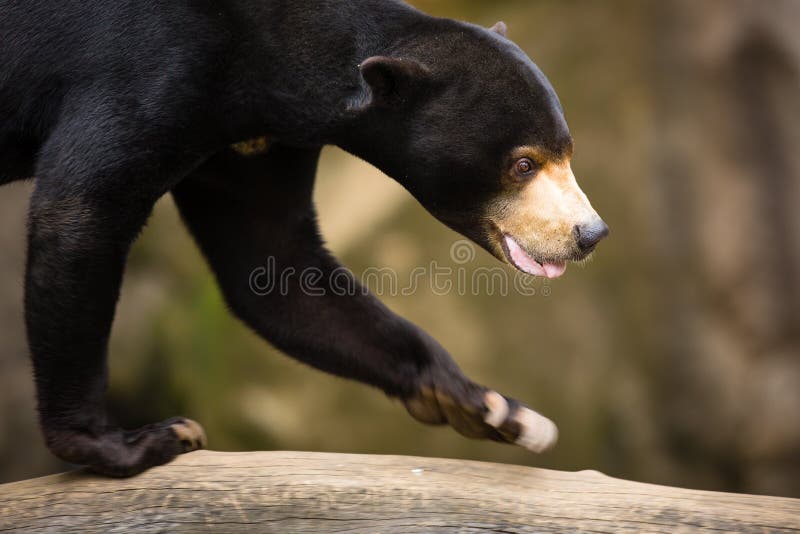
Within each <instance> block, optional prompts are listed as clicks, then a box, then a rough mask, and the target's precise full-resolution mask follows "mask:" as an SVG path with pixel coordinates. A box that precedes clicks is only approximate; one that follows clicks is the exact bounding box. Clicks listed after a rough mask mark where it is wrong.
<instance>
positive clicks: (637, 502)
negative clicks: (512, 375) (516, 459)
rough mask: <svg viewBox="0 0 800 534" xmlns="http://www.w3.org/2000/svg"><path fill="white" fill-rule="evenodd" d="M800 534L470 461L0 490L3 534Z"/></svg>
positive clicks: (747, 500)
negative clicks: (579, 533) (720, 533)
mask: <svg viewBox="0 0 800 534" xmlns="http://www.w3.org/2000/svg"><path fill="white" fill-rule="evenodd" d="M12 530H13V531H15V532H17V531H20V532H126V533H127V532H163V531H169V532H214V533H219V532H248V531H249V532H279V533H291V532H315V533H317V532H348V533H359V532H369V533H376V532H386V533H402V532H484V533H485V532H506V533H508V532H565V531H566V532H576V531H582V532H664V533H670V534H673V533H677V532H695V531H697V532H701V531H725V532H797V531H799V530H800V500H796V499H788V498H781V497H765V496H753V495H738V494H728V493H714V492H707V491H696V490H687V489H678V488H670V487H663V486H655V485H651V484H643V483H638V482H629V481H624V480H618V479H614V478H611V477H608V476H605V475H603V474H601V473H598V472H595V471H581V472H576V473H568V472H559V471H550V470H545V469H536V468H530V467H521V466H514V465H504V464H491V463H481V462H471V461H463V460H445V459H435V458H415V457H403V456H369V455H346V454H322V453H301V452H253V453H220V452H207V451H201V452H196V453H192V454H189V455H185V456H182V457H180V458H179V459H178V460H176V461H175V462H173V463H171V464H169V465H166V466H163V467H159V468H156V469H152V470H150V471H148V472H146V473H144V474H142V475H140V476H138V477H134V478H130V479H108V478H102V477H99V476H97V475H93V474H90V473H87V472H85V471H74V472H70V473H64V474H60V475H53V476H48V477H43V478H38V479H32V480H26V481H22V482H16V483H12V484H5V485H0V531H2V532H5V531H12Z"/></svg>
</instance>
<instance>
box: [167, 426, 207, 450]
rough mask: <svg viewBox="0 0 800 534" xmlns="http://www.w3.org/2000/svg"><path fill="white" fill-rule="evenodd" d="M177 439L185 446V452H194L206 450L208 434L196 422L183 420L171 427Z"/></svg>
mask: <svg viewBox="0 0 800 534" xmlns="http://www.w3.org/2000/svg"><path fill="white" fill-rule="evenodd" d="M170 428H171V429H172V431H173V432H174V433H175V435H176V436H177V438H178V439H179V440H180V441H181V444H183V452H192V451H196V450H198V449H205V448H206V445H207V443H208V442H207V440H206V433H205V430H203V427H202V426H200V424H199V423H197V422H196V421H192V420H191V419H184V418H181V419H180V420H178V421H177V422H175V423H173V424H171V425H170Z"/></svg>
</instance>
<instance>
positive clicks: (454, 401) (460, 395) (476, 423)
mask: <svg viewBox="0 0 800 534" xmlns="http://www.w3.org/2000/svg"><path fill="white" fill-rule="evenodd" d="M403 403H404V404H405V407H406V409H407V410H408V412H409V413H410V414H411V415H412V416H413V417H414V418H415V419H417V420H418V421H420V422H422V423H426V424H434V425H438V424H449V425H450V426H452V427H453V428H454V429H455V430H456V431H457V432H459V433H460V434H462V435H464V436H467V437H469V438H477V439H491V440H494V441H500V442H504V443H512V444H516V445H519V446H521V447H525V448H526V449H528V450H529V451H532V452H536V453H541V452H544V451H546V450H548V449H551V448H552V447H553V446H554V445H555V444H556V442H557V441H558V428H557V427H556V425H555V423H553V422H552V421H551V420H549V419H547V418H546V417H544V416H542V415H540V414H538V413H536V412H535V411H533V410H531V409H530V408H528V407H526V406H524V405H523V404H522V403H520V402H518V401H516V400H514V399H510V398H507V397H504V396H502V395H500V394H499V393H497V392H496V391H492V390H488V389H485V388H479V387H478V386H474V387H468V388H464V389H463V390H462V391H460V392H453V391H443V390H442V389H439V388H436V387H424V388H422V389H421V390H420V392H419V394H418V395H416V396H414V397H412V398H409V399H405V400H404V401H403Z"/></svg>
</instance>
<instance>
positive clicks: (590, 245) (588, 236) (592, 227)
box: [574, 217, 608, 252]
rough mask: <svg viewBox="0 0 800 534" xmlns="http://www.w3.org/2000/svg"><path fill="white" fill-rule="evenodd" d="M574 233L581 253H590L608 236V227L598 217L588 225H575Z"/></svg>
mask: <svg viewBox="0 0 800 534" xmlns="http://www.w3.org/2000/svg"><path fill="white" fill-rule="evenodd" d="M574 232H575V239H576V241H578V247H579V248H580V249H581V252H591V251H592V250H594V247H595V246H597V244H598V243H599V242H600V240H601V239H603V238H604V237H605V236H607V235H608V226H607V225H606V223H604V222H603V219H600V218H599V217H598V218H597V219H596V220H594V221H592V222H590V223H588V224H579V225H576V226H575V230H574Z"/></svg>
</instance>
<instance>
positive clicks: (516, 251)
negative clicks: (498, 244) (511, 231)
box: [505, 235, 567, 278]
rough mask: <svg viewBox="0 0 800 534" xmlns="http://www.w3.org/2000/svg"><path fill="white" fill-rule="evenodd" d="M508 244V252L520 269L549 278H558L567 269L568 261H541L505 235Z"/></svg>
mask: <svg viewBox="0 0 800 534" xmlns="http://www.w3.org/2000/svg"><path fill="white" fill-rule="evenodd" d="M505 241H506V246H507V247H508V253H509V255H510V256H511V261H512V262H513V263H514V265H516V266H517V268H518V269H520V270H522V271H525V272H526V273H528V274H532V275H534V276H544V277H547V278H558V277H559V276H561V275H562V274H564V271H566V270H567V262H564V261H560V262H558V263H539V262H538V261H536V260H534V259H533V258H531V257H530V255H529V254H528V253H527V252H525V251H524V250H523V249H522V247H520V246H519V244H518V243H517V242H516V240H515V239H514V238H513V237H511V236H508V235H507V236H505Z"/></svg>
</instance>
